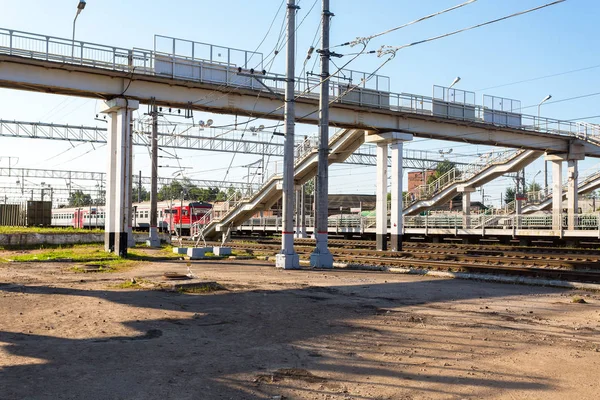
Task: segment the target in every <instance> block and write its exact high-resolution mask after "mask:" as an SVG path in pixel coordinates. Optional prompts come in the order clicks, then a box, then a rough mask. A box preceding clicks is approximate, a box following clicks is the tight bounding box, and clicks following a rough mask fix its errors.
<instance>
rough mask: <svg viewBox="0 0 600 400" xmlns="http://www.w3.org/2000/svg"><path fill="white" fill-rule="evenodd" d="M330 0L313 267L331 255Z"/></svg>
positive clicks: (327, 264) (328, 262)
mask: <svg viewBox="0 0 600 400" xmlns="http://www.w3.org/2000/svg"><path fill="white" fill-rule="evenodd" d="M332 16H333V14H332V13H331V12H330V11H329V0H323V13H322V31H321V43H322V50H321V51H318V52H319V53H320V55H321V94H320V97H319V111H320V112H319V153H318V170H317V182H316V183H317V184H316V185H315V186H316V187H315V192H316V196H317V199H316V202H315V204H316V212H315V227H314V229H315V238H316V247H315V250H314V251H313V252H312V254H311V255H310V265H311V267H316V268H333V256H332V255H331V253H330V252H329V249H328V248H327V235H328V224H327V223H328V221H327V218H328V208H329V207H328V205H329V199H328V196H329V166H328V162H329V160H328V158H329V59H330V58H331V52H330V50H329V22H330V18H331V17H332Z"/></svg>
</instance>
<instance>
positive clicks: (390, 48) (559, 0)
mask: <svg viewBox="0 0 600 400" xmlns="http://www.w3.org/2000/svg"><path fill="white" fill-rule="evenodd" d="M565 1H566V0H556V1H553V2H551V3H546V4H543V5H541V6H538V7H534V8H530V9H529V10H525V11H519V12H516V13H513V14H510V15H506V16H504V17H501V18H497V19H494V20H491V21H487V22H483V23H481V24H477V25H473V26H469V27H467V28H462V29H459V30H456V31H453V32H449V33H445V34H443V35H438V36H434V37H431V38H428V39H423V40H419V41H417V42H413V43H407V44H404V45H402V46H381V48H380V49H379V51H378V54H379V56H380V57H381V56H382V55H384V54H388V53H394V52H397V51H399V50H402V49H405V48H407V47H412V46H417V45H419V44H423V43H428V42H433V41H435V40H439V39H443V38H447V37H449V36H454V35H457V34H459V33H462V32H466V31H470V30H473V29H477V28H481V27H483V26H486V25H491V24H494V23H496V22H500V21H504V20H507V19H509V18H514V17H518V16H520V15H524V14H528V13H531V12H534V11H538V10H541V9H543V8H546V7H550V6H554V5H556V4H559V3H563V2H565Z"/></svg>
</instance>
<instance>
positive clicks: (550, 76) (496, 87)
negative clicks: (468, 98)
mask: <svg viewBox="0 0 600 400" xmlns="http://www.w3.org/2000/svg"><path fill="white" fill-rule="evenodd" d="M595 68H600V64H598V65H592V66H590V67H584V68H578V69H572V70H570V71H564V72H558V73H556V74H550V75H544V76H538V77H535V78H529V79H523V80H521V81H515V82H510V83H503V84H501V85H496V86H490V87H486V88H482V89H477V90H475V92H481V91H483V90H490V89H498V88H501V87H506V86H512V85H518V84H520V83H528V82H533V81H539V80H542V79H546V78H554V77H556V76H561V75H567V74H572V73H575V72H581V71H587V70H590V69H595Z"/></svg>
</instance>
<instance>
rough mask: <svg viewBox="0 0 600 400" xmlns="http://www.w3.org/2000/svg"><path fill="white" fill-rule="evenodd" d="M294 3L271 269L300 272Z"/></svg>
mask: <svg viewBox="0 0 600 400" xmlns="http://www.w3.org/2000/svg"><path fill="white" fill-rule="evenodd" d="M296 10H298V6H297V5H296V0H288V1H287V16H288V24H287V62H286V86H285V115H284V119H285V121H284V123H285V143H284V150H283V200H282V203H283V221H282V222H283V227H282V232H281V252H280V253H279V254H277V256H276V261H275V266H276V267H277V268H283V269H297V268H300V259H299V257H298V254H296V252H295V250H294V122H295V117H296V115H295V109H294V86H295V85H294V83H295V82H294V77H295V68H294V62H295V59H294V56H295V52H296V49H295V47H296Z"/></svg>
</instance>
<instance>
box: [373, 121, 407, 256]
mask: <svg viewBox="0 0 600 400" xmlns="http://www.w3.org/2000/svg"><path fill="white" fill-rule="evenodd" d="M408 140H412V135H410V134H407V133H401V132H385V133H374V132H369V131H366V132H365V142H367V143H375V144H377V189H376V211H375V215H376V217H375V238H376V241H377V244H376V246H377V247H376V248H377V250H387V233H388V223H387V217H388V207H387V175H388V144H390V143H391V144H392V192H391V208H392V209H391V216H390V217H391V234H392V250H393V251H401V250H402V210H403V204H402V175H403V170H402V147H403V145H402V142H404V141H408Z"/></svg>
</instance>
